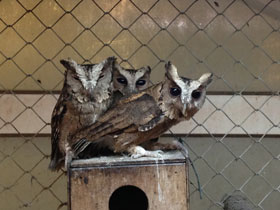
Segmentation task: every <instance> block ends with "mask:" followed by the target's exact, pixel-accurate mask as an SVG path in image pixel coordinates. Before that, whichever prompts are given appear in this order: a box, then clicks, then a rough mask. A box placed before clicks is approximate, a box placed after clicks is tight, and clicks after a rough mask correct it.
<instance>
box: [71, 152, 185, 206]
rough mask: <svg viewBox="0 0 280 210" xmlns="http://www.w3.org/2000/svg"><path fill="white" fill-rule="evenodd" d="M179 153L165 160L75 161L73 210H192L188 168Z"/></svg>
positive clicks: (73, 167) (165, 156) (72, 194)
mask: <svg viewBox="0 0 280 210" xmlns="http://www.w3.org/2000/svg"><path fill="white" fill-rule="evenodd" d="M187 166H188V165H187V161H186V159H185V157H184V156H183V155H182V154H181V153H180V152H178V151H176V152H167V153H164V155H163V157H162V159H155V158H139V159H131V158H130V157H124V156H111V157H100V158H92V159H88V160H75V161H73V162H72V163H71V166H70V168H69V170H68V196H69V209H70V210H81V209H83V210H148V209H149V210H169V209H172V210H189V205H188V196H189V195H188V167H187Z"/></svg>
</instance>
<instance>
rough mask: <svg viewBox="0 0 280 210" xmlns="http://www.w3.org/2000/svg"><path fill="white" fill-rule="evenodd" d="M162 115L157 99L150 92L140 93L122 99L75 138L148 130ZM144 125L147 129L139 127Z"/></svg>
mask: <svg viewBox="0 0 280 210" xmlns="http://www.w3.org/2000/svg"><path fill="white" fill-rule="evenodd" d="M161 115H162V111H161V110H160V108H159V107H158V106H157V103H156V101H155V99H154V98H153V97H152V96H150V95H148V94H145V93H140V94H137V95H133V97H129V98H128V99H125V100H123V101H121V102H120V103H119V104H118V105H117V106H115V107H114V108H112V109H110V110H108V111H107V112H106V113H105V114H104V115H103V116H101V117H100V118H99V119H98V121H97V122H96V123H94V124H93V125H91V126H89V127H88V128H86V129H83V130H82V131H80V132H79V133H77V135H76V136H75V137H74V138H75V139H82V138H86V139H87V140H89V141H97V140H98V139H99V138H101V137H104V136H107V135H117V134H120V133H123V132H137V131H138V130H140V131H147V130H148V129H149V128H151V127H154V124H155V123H156V122H158V118H160V117H159V116H161ZM147 125H150V126H147ZM151 125H153V126H151ZM142 126H144V127H145V126H146V127H147V129H146V130H145V129H139V128H141V127H142Z"/></svg>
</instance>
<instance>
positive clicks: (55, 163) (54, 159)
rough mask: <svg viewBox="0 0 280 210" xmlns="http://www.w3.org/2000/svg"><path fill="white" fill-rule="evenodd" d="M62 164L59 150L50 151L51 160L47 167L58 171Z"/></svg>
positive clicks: (62, 160)
mask: <svg viewBox="0 0 280 210" xmlns="http://www.w3.org/2000/svg"><path fill="white" fill-rule="evenodd" d="M63 165H64V157H63V155H62V154H61V152H60V151H59V150H55V151H52V154H51V162H50V164H49V169H50V170H51V171H58V170H59V169H61V168H62V167H63Z"/></svg>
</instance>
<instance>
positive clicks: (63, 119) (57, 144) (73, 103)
mask: <svg viewBox="0 0 280 210" xmlns="http://www.w3.org/2000/svg"><path fill="white" fill-rule="evenodd" d="M60 62H61V64H62V65H63V66H64V67H65V68H66V71H65V80H64V85H63V88H62V91H61V94H60V96H59V99H58V101H57V103H56V106H55V108H54V110H53V113H52V119H51V145H52V151H51V162H50V164H49V169H51V170H58V169H59V168H61V167H62V166H63V164H64V160H65V159H66V161H65V162H69V161H70V159H71V157H72V151H71V147H70V146H69V145H68V142H67V138H68V136H69V135H72V134H74V133H75V132H77V130H79V129H81V128H83V127H85V126H87V125H90V124H92V123H94V122H95V121H96V119H98V117H99V116H100V115H101V114H102V113H104V112H105V111H106V110H107V109H108V107H109V106H110V105H111V103H112V100H113V99H112V94H113V83H112V72H113V66H114V65H115V63H116V58H115V57H109V58H107V59H106V60H104V61H102V62H101V63H99V64H88V65H79V64H77V63H76V62H75V61H73V60H71V59H68V60H61V61H60Z"/></svg>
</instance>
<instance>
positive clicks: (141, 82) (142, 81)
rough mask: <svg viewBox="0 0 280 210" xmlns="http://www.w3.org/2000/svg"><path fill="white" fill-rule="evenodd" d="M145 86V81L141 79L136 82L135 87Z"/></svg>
mask: <svg viewBox="0 0 280 210" xmlns="http://www.w3.org/2000/svg"><path fill="white" fill-rule="evenodd" d="M145 84H146V80H143V79H139V80H138V81H137V82H136V85H139V86H143V85H145Z"/></svg>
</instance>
